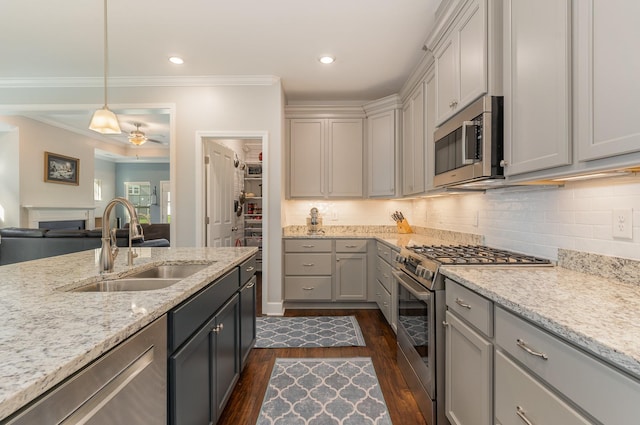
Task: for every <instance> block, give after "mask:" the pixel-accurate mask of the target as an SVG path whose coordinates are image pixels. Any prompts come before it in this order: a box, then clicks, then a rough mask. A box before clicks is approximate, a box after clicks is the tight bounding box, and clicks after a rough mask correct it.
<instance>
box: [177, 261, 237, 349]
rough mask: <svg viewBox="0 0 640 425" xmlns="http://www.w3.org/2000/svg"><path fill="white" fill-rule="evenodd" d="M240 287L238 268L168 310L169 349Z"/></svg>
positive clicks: (193, 330)
mask: <svg viewBox="0 0 640 425" xmlns="http://www.w3.org/2000/svg"><path fill="white" fill-rule="evenodd" d="M239 288H240V277H239V272H238V269H237V268H236V269H234V270H233V271H231V272H229V273H227V274H226V275H225V276H223V277H221V278H220V279H218V280H216V281H215V282H214V283H212V284H211V285H209V286H208V287H207V288H205V289H203V290H202V291H200V292H198V293H197V294H196V295H194V296H193V297H191V298H189V299H188V300H187V301H185V302H184V303H182V304H181V305H180V306H178V307H177V308H175V309H173V310H171V311H170V312H169V351H170V352H173V351H175V350H176V349H177V348H178V347H179V346H180V345H182V343H183V342H185V341H186V340H187V338H189V336H191V334H193V333H194V332H195V331H196V330H197V329H198V328H199V327H200V326H202V324H203V323H204V322H205V321H206V320H207V319H208V318H209V317H211V316H212V315H213V313H215V312H216V310H218V309H219V308H220V307H221V306H222V305H223V304H224V303H225V302H227V300H228V299H229V298H231V296H233V294H234V292H236V291H237V290H238V289H239Z"/></svg>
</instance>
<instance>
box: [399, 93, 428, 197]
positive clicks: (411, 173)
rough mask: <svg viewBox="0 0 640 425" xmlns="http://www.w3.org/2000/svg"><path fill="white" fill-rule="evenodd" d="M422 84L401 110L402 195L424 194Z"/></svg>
mask: <svg viewBox="0 0 640 425" xmlns="http://www.w3.org/2000/svg"><path fill="white" fill-rule="evenodd" d="M424 90H425V89H424V82H420V84H419V85H418V86H417V87H416V88H415V89H414V90H413V92H411V94H410V95H409V97H408V98H407V100H406V101H405V102H404V106H403V108H402V194H403V195H404V196H410V195H416V194H418V193H422V192H424V176H425V172H424V146H425V142H424V132H425V129H424Z"/></svg>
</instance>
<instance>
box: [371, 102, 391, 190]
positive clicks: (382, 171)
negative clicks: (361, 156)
mask: <svg viewBox="0 0 640 425" xmlns="http://www.w3.org/2000/svg"><path fill="white" fill-rule="evenodd" d="M395 116H396V112H395V110H393V111H388V112H383V113H381V114H378V115H373V116H371V117H369V118H368V119H367V122H368V130H369V131H368V132H367V133H368V134H367V138H368V140H369V146H368V154H369V155H368V157H369V168H368V172H367V175H368V177H369V178H368V180H369V193H368V195H369V196H370V197H377V196H394V195H395V191H396V184H395V183H396V180H395V179H396V118H395Z"/></svg>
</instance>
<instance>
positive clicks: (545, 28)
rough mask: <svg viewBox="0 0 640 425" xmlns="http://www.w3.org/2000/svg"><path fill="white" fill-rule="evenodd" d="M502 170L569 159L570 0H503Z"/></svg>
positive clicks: (544, 166)
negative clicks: (503, 164)
mask: <svg viewBox="0 0 640 425" xmlns="http://www.w3.org/2000/svg"><path fill="white" fill-rule="evenodd" d="M504 94H505V100H504V105H505V107H504V110H505V121H504V136H505V162H506V164H505V165H506V166H505V175H507V176H512V175H516V174H521V173H526V172H532V171H538V170H543V169H547V168H552V167H558V166H562V165H566V164H570V163H571V1H570V0H540V1H536V2H526V1H514V0H505V4H504Z"/></svg>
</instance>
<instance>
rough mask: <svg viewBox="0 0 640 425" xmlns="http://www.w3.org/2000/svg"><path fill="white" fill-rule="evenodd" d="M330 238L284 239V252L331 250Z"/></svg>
mask: <svg viewBox="0 0 640 425" xmlns="http://www.w3.org/2000/svg"><path fill="white" fill-rule="evenodd" d="M332 242H333V241H332V240H331V239H285V240H284V251H285V252H331V250H332Z"/></svg>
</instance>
